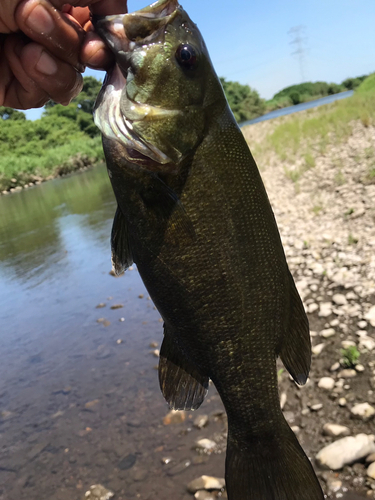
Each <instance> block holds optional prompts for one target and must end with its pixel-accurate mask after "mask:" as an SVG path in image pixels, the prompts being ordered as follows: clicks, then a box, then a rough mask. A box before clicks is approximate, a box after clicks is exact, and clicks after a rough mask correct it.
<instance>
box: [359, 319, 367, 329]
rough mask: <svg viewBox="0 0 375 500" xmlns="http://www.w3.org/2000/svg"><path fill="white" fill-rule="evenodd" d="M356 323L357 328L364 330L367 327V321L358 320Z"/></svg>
mask: <svg viewBox="0 0 375 500" xmlns="http://www.w3.org/2000/svg"><path fill="white" fill-rule="evenodd" d="M357 325H358V328H360V329H361V330H364V329H365V328H366V327H367V321H364V320H362V321H358V323H357Z"/></svg>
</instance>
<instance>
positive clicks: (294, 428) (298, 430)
mask: <svg viewBox="0 0 375 500" xmlns="http://www.w3.org/2000/svg"><path fill="white" fill-rule="evenodd" d="M291 429H292V431H293V432H294V434H299V433H300V432H301V429H300V427H298V425H293V426H292V427H291Z"/></svg>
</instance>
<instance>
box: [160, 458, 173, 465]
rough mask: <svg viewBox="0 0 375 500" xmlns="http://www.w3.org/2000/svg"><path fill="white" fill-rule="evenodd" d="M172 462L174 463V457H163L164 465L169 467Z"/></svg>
mask: <svg viewBox="0 0 375 500" xmlns="http://www.w3.org/2000/svg"><path fill="white" fill-rule="evenodd" d="M171 462H172V457H163V458H162V459H161V463H162V464H164V465H168V464H169V463H171Z"/></svg>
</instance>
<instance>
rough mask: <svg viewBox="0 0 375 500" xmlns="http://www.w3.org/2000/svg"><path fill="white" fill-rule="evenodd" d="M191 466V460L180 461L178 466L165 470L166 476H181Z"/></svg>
mask: <svg viewBox="0 0 375 500" xmlns="http://www.w3.org/2000/svg"><path fill="white" fill-rule="evenodd" d="M190 465H191V460H190V459H189V458H185V460H181V462H179V463H178V464H176V465H174V466H173V467H171V468H170V469H168V470H167V474H168V476H177V474H181V472H184V471H185V470H186V469H187V468H188V467H190Z"/></svg>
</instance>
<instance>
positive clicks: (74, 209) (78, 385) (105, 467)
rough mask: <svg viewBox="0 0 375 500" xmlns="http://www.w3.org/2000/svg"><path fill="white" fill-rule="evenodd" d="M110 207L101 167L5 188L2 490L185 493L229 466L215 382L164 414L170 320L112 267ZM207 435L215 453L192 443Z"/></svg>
mask: <svg viewBox="0 0 375 500" xmlns="http://www.w3.org/2000/svg"><path fill="white" fill-rule="evenodd" d="M114 212H115V202H114V198H113V195H112V191H111V188H110V185H109V182H108V180H107V175H106V171H105V169H104V167H103V168H96V169H94V170H92V171H90V172H86V173H83V174H79V175H75V176H72V177H69V178H65V179H62V180H57V181H52V182H49V183H46V184H43V185H42V186H39V187H36V188H33V189H32V190H29V191H23V192H21V193H17V194H15V195H11V196H7V197H1V198H0V214H1V217H0V345H1V350H0V500H26V499H27V500H40V499H47V498H53V499H54V500H75V499H77V500H80V499H82V498H83V496H84V492H85V491H86V490H87V489H88V487H89V486H90V485H92V484H96V483H101V484H103V485H105V486H106V487H108V488H110V489H111V490H113V491H114V492H115V493H116V498H117V499H118V500H125V499H128V498H133V497H134V498H142V499H145V500H147V499H149V500H156V499H158V500H172V499H182V500H185V499H186V500H187V499H189V498H192V496H191V495H189V494H188V493H187V492H186V484H187V483H188V482H189V481H190V480H192V479H194V478H196V477H198V476H200V475H202V474H209V475H217V476H223V473H224V456H223V453H222V451H223V448H224V437H223V432H224V431H225V419H224V417H223V416H222V405H221V402H220V399H219V397H218V395H217V393H216V391H215V390H214V388H211V390H210V392H209V397H208V399H207V400H206V402H205V403H204V404H203V406H202V408H201V409H200V410H199V411H198V412H196V413H194V414H187V415H186V419H185V421H183V422H181V423H177V424H174V425H164V424H163V417H164V416H165V415H166V414H167V412H168V409H167V407H166V405H165V403H164V400H163V399H162V396H161V394H160V391H159V387H158V382H157V372H156V371H155V365H156V364H157V358H156V357H155V356H154V354H153V350H154V349H155V344H158V345H160V342H161V338H162V323H161V322H160V317H159V315H158V313H157V311H156V310H155V308H154V306H153V304H152V302H151V301H150V300H148V297H147V292H146V290H145V289H144V287H143V284H142V282H141V280H140V278H139V275H138V273H137V271H136V269H133V270H132V271H129V272H127V274H126V276H124V277H121V278H114V277H112V276H111V275H110V274H109V271H110V250H109V234H110V229H111V224H112V218H113V214H114ZM99 304H100V305H101V306H102V307H100V308H97V307H96V306H98V305H99ZM113 306H118V308H113V309H111V307H113ZM120 306H121V307H120ZM98 320H99V322H98ZM120 341H121V342H120ZM151 345H152V346H153V347H151ZM201 414H208V415H209V425H208V426H207V427H206V428H205V429H202V430H198V429H196V428H195V427H194V426H193V425H192V422H193V420H194V419H195V418H196V417H197V415H201ZM203 437H207V438H211V439H214V440H216V441H217V442H218V443H219V446H218V451H217V453H214V454H211V455H200V454H199V453H197V452H196V451H195V450H193V449H192V446H193V443H194V441H195V440H197V439H199V438H203ZM165 458H168V459H171V461H170V462H169V463H168V464H167V465H166V464H164V463H163V459H165ZM355 498H357V499H358V498H359V497H352V496H351V497H350V498H349V497H348V499H347V500H355Z"/></svg>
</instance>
